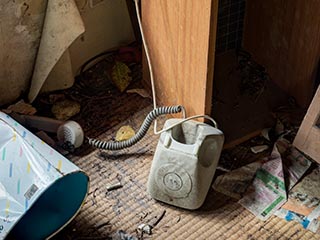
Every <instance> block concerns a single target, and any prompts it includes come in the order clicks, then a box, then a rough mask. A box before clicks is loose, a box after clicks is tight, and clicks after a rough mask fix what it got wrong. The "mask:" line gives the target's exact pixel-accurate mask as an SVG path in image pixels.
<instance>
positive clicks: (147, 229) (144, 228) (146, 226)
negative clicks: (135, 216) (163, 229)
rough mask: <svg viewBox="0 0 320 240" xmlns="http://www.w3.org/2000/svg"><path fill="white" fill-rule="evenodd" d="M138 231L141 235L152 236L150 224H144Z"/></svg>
mask: <svg viewBox="0 0 320 240" xmlns="http://www.w3.org/2000/svg"><path fill="white" fill-rule="evenodd" d="M137 230H138V232H139V233H140V234H144V233H146V234H148V235H151V234H152V227H151V226H150V225H149V224H145V223H142V224H140V225H139V226H138V228H137Z"/></svg>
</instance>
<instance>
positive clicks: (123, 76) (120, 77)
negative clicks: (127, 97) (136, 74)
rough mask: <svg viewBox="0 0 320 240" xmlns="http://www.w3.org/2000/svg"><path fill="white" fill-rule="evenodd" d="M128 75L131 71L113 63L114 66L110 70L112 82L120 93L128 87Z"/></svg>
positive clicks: (122, 64)
mask: <svg viewBox="0 0 320 240" xmlns="http://www.w3.org/2000/svg"><path fill="white" fill-rule="evenodd" d="M130 74H131V70H130V68H129V67H128V66H127V65H126V64H124V63H122V62H115V65H114V66H113V68H112V81H113V82H114V84H115V85H116V86H117V88H118V89H119V90H120V92H123V91H124V90H125V89H126V88H127V87H128V86H129V84H130V82H131V80H132V77H131V76H130Z"/></svg>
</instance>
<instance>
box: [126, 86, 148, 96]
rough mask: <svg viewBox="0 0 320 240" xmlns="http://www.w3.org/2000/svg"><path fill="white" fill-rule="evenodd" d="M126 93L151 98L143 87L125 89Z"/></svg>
mask: <svg viewBox="0 0 320 240" xmlns="http://www.w3.org/2000/svg"><path fill="white" fill-rule="evenodd" d="M127 93H136V94H139V95H140V96H141V97H143V98H151V96H150V94H149V93H148V92H147V91H146V90H145V89H143V88H134V89H129V90H127Z"/></svg>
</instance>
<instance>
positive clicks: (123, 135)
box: [116, 125, 136, 142]
mask: <svg viewBox="0 0 320 240" xmlns="http://www.w3.org/2000/svg"><path fill="white" fill-rule="evenodd" d="M135 134H136V133H135V131H134V130H133V129H132V127H131V126H129V125H126V126H122V127H121V128H120V129H119V130H118V131H117V133H116V141H119V142H120V141H125V140H128V139H130V138H132V137H133V136H134V135H135Z"/></svg>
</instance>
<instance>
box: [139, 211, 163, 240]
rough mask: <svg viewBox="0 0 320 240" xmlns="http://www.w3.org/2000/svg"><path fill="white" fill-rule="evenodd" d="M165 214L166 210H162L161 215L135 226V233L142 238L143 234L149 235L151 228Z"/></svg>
mask: <svg viewBox="0 0 320 240" xmlns="http://www.w3.org/2000/svg"><path fill="white" fill-rule="evenodd" d="M165 214H166V210H163V211H162V213H161V215H159V216H156V217H154V218H152V219H151V220H150V221H149V222H148V223H141V224H140V225H139V226H138V227H137V233H138V236H139V239H143V234H148V235H151V234H152V229H153V228H155V227H156V226H157V225H158V224H159V223H160V221H161V220H162V219H163V217H164V216H165Z"/></svg>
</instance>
